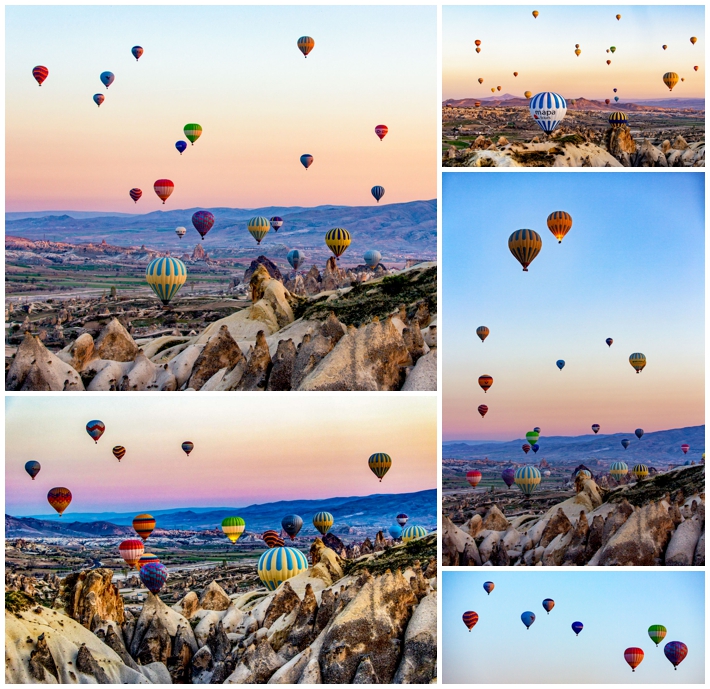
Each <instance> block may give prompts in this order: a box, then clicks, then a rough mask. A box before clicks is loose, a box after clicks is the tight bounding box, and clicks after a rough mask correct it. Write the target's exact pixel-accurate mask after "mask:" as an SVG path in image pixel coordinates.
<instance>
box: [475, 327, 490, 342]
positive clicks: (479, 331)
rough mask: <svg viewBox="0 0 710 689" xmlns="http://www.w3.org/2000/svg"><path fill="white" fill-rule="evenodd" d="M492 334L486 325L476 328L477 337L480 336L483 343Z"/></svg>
mask: <svg viewBox="0 0 710 689" xmlns="http://www.w3.org/2000/svg"><path fill="white" fill-rule="evenodd" d="M490 332H491V331H490V330H488V328H487V327H486V326H485V325H479V326H478V327H477V328H476V335H478V337H479V339H480V340H481V342H483V341H484V340H485V339H486V338H487V337H488V335H490Z"/></svg>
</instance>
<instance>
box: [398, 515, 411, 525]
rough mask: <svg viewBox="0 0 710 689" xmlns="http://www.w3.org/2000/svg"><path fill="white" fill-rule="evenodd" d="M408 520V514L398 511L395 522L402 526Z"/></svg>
mask: <svg viewBox="0 0 710 689" xmlns="http://www.w3.org/2000/svg"><path fill="white" fill-rule="evenodd" d="M408 521H409V515H408V514H405V513H404V512H400V513H399V514H398V515H397V524H399V525H400V526H402V527H404V526H406V524H407V522H408Z"/></svg>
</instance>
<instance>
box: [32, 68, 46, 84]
mask: <svg viewBox="0 0 710 689" xmlns="http://www.w3.org/2000/svg"><path fill="white" fill-rule="evenodd" d="M32 76H33V77H34V78H35V80H36V81H37V83H38V84H39V85H40V86H42V82H43V81H44V80H45V79H46V78H47V77H48V76H49V70H48V69H47V68H46V67H43V66H42V65H37V66H36V67H33V69H32Z"/></svg>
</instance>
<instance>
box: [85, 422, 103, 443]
mask: <svg viewBox="0 0 710 689" xmlns="http://www.w3.org/2000/svg"><path fill="white" fill-rule="evenodd" d="M105 430H106V426H104V422H103V421H99V420H98V419H95V420H93V421H89V423H87V424H86V432H87V433H88V434H89V435H90V436H91V439H92V440H93V441H94V442H95V443H98V442H99V438H100V437H101V436H102V435H103V434H104V431H105Z"/></svg>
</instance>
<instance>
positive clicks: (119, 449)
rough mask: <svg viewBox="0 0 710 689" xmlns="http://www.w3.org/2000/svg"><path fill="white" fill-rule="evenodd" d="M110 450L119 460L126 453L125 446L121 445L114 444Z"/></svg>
mask: <svg viewBox="0 0 710 689" xmlns="http://www.w3.org/2000/svg"><path fill="white" fill-rule="evenodd" d="M111 452H113V456H114V457H115V458H116V459H117V460H118V461H119V462H120V461H121V460H122V459H123V456H124V455H125V454H126V448H125V447H123V445H116V447H114V448H113V450H111Z"/></svg>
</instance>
